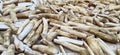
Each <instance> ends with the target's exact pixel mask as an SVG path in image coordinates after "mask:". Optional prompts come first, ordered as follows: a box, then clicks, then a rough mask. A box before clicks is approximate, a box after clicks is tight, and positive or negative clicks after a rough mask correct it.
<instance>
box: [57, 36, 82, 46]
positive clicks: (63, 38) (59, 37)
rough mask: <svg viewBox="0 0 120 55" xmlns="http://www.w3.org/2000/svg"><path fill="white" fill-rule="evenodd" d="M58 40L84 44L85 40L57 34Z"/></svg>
mask: <svg viewBox="0 0 120 55" xmlns="http://www.w3.org/2000/svg"><path fill="white" fill-rule="evenodd" d="M57 38H58V40H60V41H65V42H69V43H73V44H76V45H81V46H82V45H83V41H80V40H75V39H71V38H67V37H63V36H57Z"/></svg>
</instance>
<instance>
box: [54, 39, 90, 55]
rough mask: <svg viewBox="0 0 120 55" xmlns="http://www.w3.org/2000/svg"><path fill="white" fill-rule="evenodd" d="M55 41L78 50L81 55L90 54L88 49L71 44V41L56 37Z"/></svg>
mask: <svg viewBox="0 0 120 55" xmlns="http://www.w3.org/2000/svg"><path fill="white" fill-rule="evenodd" d="M54 42H55V43H57V44H60V45H63V46H64V47H66V48H68V49H70V50H72V51H75V52H78V53H80V54H81V55H87V54H88V51H87V50H86V49H85V48H83V47H79V46H76V45H74V44H71V43H68V42H65V41H60V40H58V39H54ZM68 45H69V46H68Z"/></svg>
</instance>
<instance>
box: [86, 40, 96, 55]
mask: <svg viewBox="0 0 120 55" xmlns="http://www.w3.org/2000/svg"><path fill="white" fill-rule="evenodd" d="M84 46H85V48H86V49H87V50H88V52H89V54H90V55H95V54H94V52H93V51H92V49H91V48H90V47H89V46H88V44H87V43H86V42H84Z"/></svg>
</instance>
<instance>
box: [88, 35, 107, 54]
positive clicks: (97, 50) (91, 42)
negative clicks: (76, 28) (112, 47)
mask: <svg viewBox="0 0 120 55" xmlns="http://www.w3.org/2000/svg"><path fill="white" fill-rule="evenodd" d="M86 40H87V43H88V45H89V46H90V48H91V49H92V50H93V52H94V53H95V55H105V54H104V52H103V50H102V49H101V47H100V45H99V44H98V43H97V41H96V39H95V38H94V36H89V37H87V39H86Z"/></svg>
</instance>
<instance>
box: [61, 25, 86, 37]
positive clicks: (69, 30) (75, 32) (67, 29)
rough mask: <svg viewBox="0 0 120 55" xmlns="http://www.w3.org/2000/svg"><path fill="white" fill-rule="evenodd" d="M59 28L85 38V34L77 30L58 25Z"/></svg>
mask: <svg viewBox="0 0 120 55" xmlns="http://www.w3.org/2000/svg"><path fill="white" fill-rule="evenodd" d="M60 29H61V30H64V31H66V32H69V33H71V34H73V35H76V36H78V37H79V38H85V37H86V36H87V35H86V34H85V33H81V32H78V31H76V30H72V29H69V28H66V27H60Z"/></svg>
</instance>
